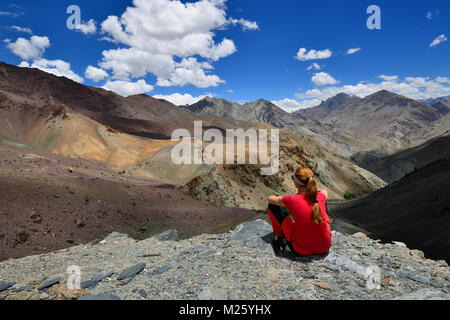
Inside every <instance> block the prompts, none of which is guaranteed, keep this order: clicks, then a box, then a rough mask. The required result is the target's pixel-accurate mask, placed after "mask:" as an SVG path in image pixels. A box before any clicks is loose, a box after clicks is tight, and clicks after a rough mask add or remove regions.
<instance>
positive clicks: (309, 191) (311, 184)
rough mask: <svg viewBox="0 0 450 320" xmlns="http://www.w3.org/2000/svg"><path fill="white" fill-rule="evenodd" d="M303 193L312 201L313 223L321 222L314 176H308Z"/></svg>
mask: <svg viewBox="0 0 450 320" xmlns="http://www.w3.org/2000/svg"><path fill="white" fill-rule="evenodd" d="M305 194H306V195H307V196H308V197H309V198H310V199H311V201H313V202H314V205H313V207H312V220H313V222H314V223H315V224H321V223H322V222H323V220H322V211H321V210H320V205H319V202H317V183H316V180H314V178H310V179H309V181H308V185H307V186H306V192H305Z"/></svg>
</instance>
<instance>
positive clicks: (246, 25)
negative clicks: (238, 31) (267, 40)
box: [229, 19, 259, 30]
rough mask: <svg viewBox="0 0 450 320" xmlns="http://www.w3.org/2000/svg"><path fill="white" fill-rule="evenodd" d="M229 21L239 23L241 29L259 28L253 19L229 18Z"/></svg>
mask: <svg viewBox="0 0 450 320" xmlns="http://www.w3.org/2000/svg"><path fill="white" fill-rule="evenodd" d="M229 21H230V23H232V24H234V25H236V24H240V25H241V26H242V29H243V30H259V26H258V23H256V22H254V21H248V20H245V19H239V20H237V19H230V20H229Z"/></svg>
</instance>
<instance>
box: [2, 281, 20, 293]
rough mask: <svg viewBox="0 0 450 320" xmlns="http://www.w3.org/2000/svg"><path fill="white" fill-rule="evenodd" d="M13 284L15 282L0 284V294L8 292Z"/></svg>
mask: <svg viewBox="0 0 450 320" xmlns="http://www.w3.org/2000/svg"><path fill="white" fill-rule="evenodd" d="M15 284H16V283H15V282H10V283H5V284H0V292H2V291H5V290H8V289H9V288H11V287H12V286H13V285H15Z"/></svg>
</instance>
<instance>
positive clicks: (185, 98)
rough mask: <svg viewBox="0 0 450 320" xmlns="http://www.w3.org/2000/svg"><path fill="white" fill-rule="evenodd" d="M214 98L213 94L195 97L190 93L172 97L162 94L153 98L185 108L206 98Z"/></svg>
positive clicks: (171, 95) (177, 94)
mask: <svg viewBox="0 0 450 320" xmlns="http://www.w3.org/2000/svg"><path fill="white" fill-rule="evenodd" d="M213 96H214V95H213V94H207V95H203V96H198V97H193V96H191V95H190V94H188V93H186V94H180V93H174V94H170V95H161V94H160V95H155V96H153V98H156V99H164V100H167V101H169V102H172V103H173V104H174V105H176V106H185V105H191V104H194V103H197V102H199V101H200V100H203V99H204V98H206V97H213Z"/></svg>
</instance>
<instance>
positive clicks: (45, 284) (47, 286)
mask: <svg viewBox="0 0 450 320" xmlns="http://www.w3.org/2000/svg"><path fill="white" fill-rule="evenodd" d="M60 282H61V277H58V278H56V279H53V280H50V281H48V282H46V283H44V284H43V285H42V286H40V287H39V288H38V290H39V291H42V290H45V289H48V288H50V287H53V286H54V285H55V284H58V283H60Z"/></svg>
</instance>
